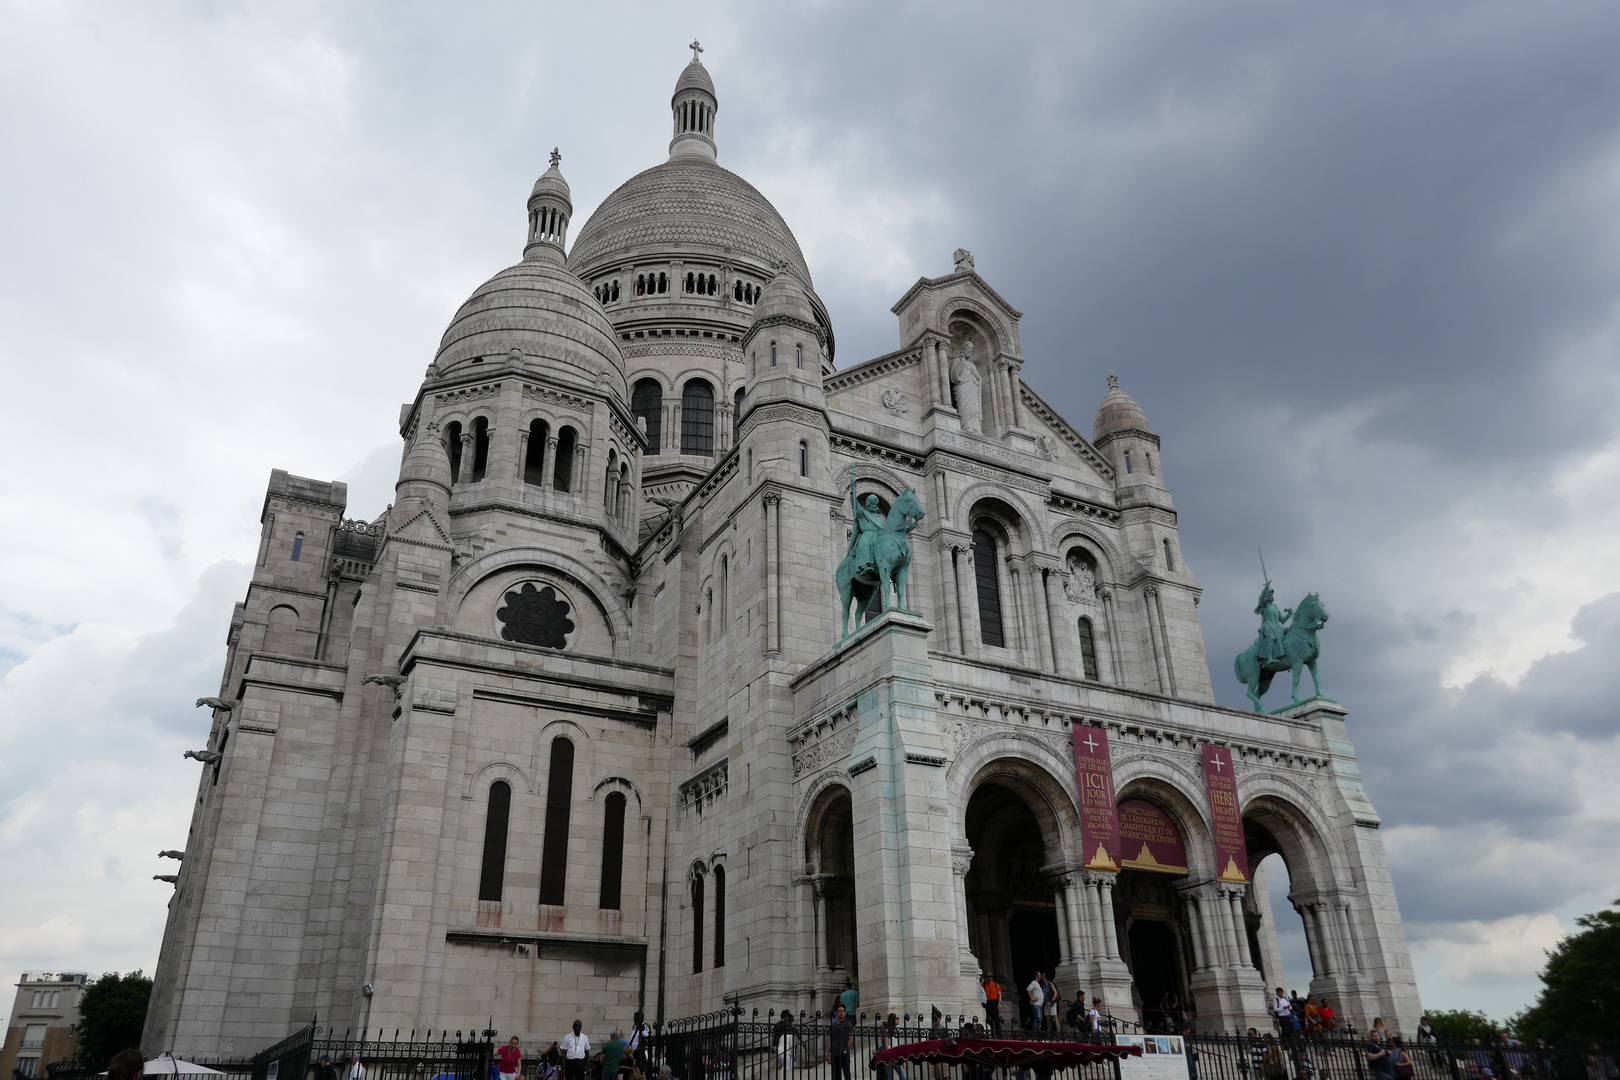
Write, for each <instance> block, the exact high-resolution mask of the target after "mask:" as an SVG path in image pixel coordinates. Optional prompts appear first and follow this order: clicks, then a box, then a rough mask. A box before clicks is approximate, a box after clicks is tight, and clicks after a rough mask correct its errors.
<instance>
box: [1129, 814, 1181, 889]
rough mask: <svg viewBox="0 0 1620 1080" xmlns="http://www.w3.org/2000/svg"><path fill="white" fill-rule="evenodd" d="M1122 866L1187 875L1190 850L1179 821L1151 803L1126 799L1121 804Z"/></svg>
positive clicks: (1131, 868)
mask: <svg viewBox="0 0 1620 1080" xmlns="http://www.w3.org/2000/svg"><path fill="white" fill-rule="evenodd" d="M1119 846H1120V850H1121V851H1123V852H1124V853H1125V858H1124V859H1123V860H1122V861H1121V862H1120V865H1121V866H1123V867H1125V868H1127V869H1129V870H1153V871H1156V872H1157V873H1160V874H1185V873H1186V872H1187V849H1186V847H1185V846H1184V845H1183V844H1182V842H1181V833H1179V832H1177V831H1176V825H1175V822H1173V821H1171V820H1170V818H1169V817H1168V816H1167V815H1166V814H1165V812H1164V811H1163V810H1160V809H1159V808H1158V807H1157V806H1154V805H1153V804H1152V803H1150V802H1146V801H1144V800H1142V799H1126V800H1125V801H1124V802H1122V803H1120V804H1119Z"/></svg>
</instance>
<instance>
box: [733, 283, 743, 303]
mask: <svg viewBox="0 0 1620 1080" xmlns="http://www.w3.org/2000/svg"><path fill="white" fill-rule="evenodd" d="M731 298H732V299H733V300H738V301H740V300H742V282H740V281H733V282H732V283H731Z"/></svg>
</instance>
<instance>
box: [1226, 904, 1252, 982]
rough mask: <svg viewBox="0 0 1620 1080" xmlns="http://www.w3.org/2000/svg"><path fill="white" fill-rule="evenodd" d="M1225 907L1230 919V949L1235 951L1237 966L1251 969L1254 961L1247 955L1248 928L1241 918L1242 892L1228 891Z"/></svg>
mask: <svg viewBox="0 0 1620 1080" xmlns="http://www.w3.org/2000/svg"><path fill="white" fill-rule="evenodd" d="M1226 905H1227V908H1228V909H1229V911H1230V913H1231V917H1232V947H1233V948H1234V949H1235V950H1236V952H1235V955H1236V956H1237V966H1238V967H1240V968H1244V967H1253V966H1254V959H1253V957H1251V956H1250V955H1249V926H1248V923H1247V922H1246V921H1244V918H1243V890H1242V889H1240V888H1239V889H1228V890H1227V892H1226Z"/></svg>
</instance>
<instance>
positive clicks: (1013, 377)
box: [1007, 364, 1024, 428]
mask: <svg viewBox="0 0 1620 1080" xmlns="http://www.w3.org/2000/svg"><path fill="white" fill-rule="evenodd" d="M1007 410H1008V416H1009V417H1010V418H1011V421H1012V426H1013V427H1015V428H1019V427H1023V426H1024V415H1023V412H1022V410H1021V409H1020V408H1019V404H1018V369H1017V368H1016V367H1014V366H1013V365H1011V364H1008V365H1007Z"/></svg>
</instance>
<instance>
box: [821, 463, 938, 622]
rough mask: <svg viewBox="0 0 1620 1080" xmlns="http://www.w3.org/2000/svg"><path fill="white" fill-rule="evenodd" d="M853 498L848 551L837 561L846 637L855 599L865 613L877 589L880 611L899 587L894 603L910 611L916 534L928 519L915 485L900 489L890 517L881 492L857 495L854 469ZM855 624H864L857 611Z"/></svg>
mask: <svg viewBox="0 0 1620 1080" xmlns="http://www.w3.org/2000/svg"><path fill="white" fill-rule="evenodd" d="M849 502H850V507H851V509H853V510H854V512H855V525H854V528H853V529H851V530H850V536H849V552H848V554H846V555H845V556H844V561H843V562H841V563H839V564H838V596H839V598H840V600H841V601H842V604H841V608H840V610H841V611H842V618H843V624H844V635H843V636H844V637H846V638H847V637H849V631H850V626H849V621H850V620H849V606H850V603H851V602H854V603H855V604H857V605H858V606H857V607H856V609H855V610H856V612H857V613H859V612H862V611H865V610H866V608H867V606H868V605H869V604H871V602H872V596H873V593H874V591H875V592H876V594H877V597H878V605H879V607H878V610H880V611H888V610H889V606H890V605H889V590H890V588H891V587H892V588H893V590H894V605H893V606H894V607H896V608H898V609H899V610H901V611H905V610H906V574H907V573H908V572H909V571H910V569H911V533H912V530H913V529H915V528H916V527H917V526H918V525H919V524H921V523H922V519H923V508H922V504H921V503H920V502H918V501H917V493H916V492H914V491H912V490H911V489H910V488H906V490H904V491H902V492H901V493H900V497H899V498H898V499H896V500H894V505H893V506H892V507H890V508H889V513H888V516H887V517H885V516H884V514H883V510H882V508H881V507H880V506H879V505H878V497H877V496H876V495H868V496H867V497H866V498H865V499H860V498H858V497H857V496H856V494H855V473H854V470H851V471H850V476H849ZM855 625H856V626H857V627H859V626H860V616H859V614H857V615H856V619H855Z"/></svg>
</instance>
